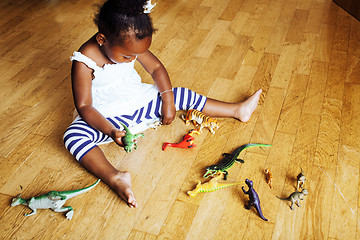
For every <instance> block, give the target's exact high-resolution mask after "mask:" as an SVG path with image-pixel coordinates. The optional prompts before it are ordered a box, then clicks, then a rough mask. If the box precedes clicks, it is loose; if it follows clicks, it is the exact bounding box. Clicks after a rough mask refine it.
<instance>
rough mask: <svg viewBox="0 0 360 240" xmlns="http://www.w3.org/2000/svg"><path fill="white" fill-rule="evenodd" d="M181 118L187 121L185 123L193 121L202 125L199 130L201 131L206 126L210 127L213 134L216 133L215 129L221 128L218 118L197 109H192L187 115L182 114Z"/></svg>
mask: <svg viewBox="0 0 360 240" xmlns="http://www.w3.org/2000/svg"><path fill="white" fill-rule="evenodd" d="M181 118H182V119H183V120H184V121H185V124H186V125H188V124H189V123H190V121H192V122H193V124H194V126H197V125H200V127H199V129H198V131H199V133H201V130H202V129H203V128H204V127H207V128H209V130H210V132H211V133H212V134H214V133H215V130H216V129H218V128H219V122H218V120H217V119H214V118H211V117H208V116H206V115H205V114H204V113H202V112H200V111H198V110H196V109H190V110H189V111H188V112H187V114H186V116H185V117H184V115H182V116H181Z"/></svg>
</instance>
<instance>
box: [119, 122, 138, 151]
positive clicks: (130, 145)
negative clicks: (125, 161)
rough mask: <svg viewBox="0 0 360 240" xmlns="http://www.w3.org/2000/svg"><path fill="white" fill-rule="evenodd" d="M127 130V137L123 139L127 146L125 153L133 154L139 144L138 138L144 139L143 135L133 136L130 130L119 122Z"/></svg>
mask: <svg viewBox="0 0 360 240" xmlns="http://www.w3.org/2000/svg"><path fill="white" fill-rule="evenodd" d="M119 123H120V124H121V125H122V126H123V127H124V129H125V132H126V133H125V136H124V137H123V138H122V141H123V143H124V145H125V147H124V148H125V151H126V152H131V151H132V150H133V149H136V148H137V143H138V140H137V139H138V138H139V137H142V138H143V137H144V134H143V133H139V134H132V133H131V132H130V130H129V128H128V127H127V126H126V125H125V124H124V123H122V122H119Z"/></svg>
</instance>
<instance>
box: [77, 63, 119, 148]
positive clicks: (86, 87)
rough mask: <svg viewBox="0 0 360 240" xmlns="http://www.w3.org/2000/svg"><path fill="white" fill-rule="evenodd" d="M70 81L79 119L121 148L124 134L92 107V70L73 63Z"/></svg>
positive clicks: (82, 64)
mask: <svg viewBox="0 0 360 240" xmlns="http://www.w3.org/2000/svg"><path fill="white" fill-rule="evenodd" d="M71 81H72V90H73V96H74V102H75V107H76V110H77V111H78V113H79V115H80V117H81V118H82V119H84V120H85V121H86V122H87V123H88V124H89V125H90V126H91V127H93V128H95V129H97V130H99V131H101V132H103V133H104V134H106V135H108V136H110V137H111V138H112V139H114V141H115V142H116V143H117V144H118V145H120V146H123V143H122V141H121V137H123V136H124V135H125V133H124V132H123V131H120V130H119V129H117V128H115V127H114V126H113V125H112V124H111V123H110V122H109V121H108V120H107V119H106V118H105V117H104V116H103V115H102V114H101V113H99V112H98V111H97V110H96V109H95V108H94V107H93V106H92V96H91V86H92V70H91V69H90V68H88V67H87V66H86V65H85V64H84V63H81V62H78V61H73V63H72V68H71Z"/></svg>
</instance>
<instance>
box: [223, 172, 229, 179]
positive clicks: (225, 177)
mask: <svg viewBox="0 0 360 240" xmlns="http://www.w3.org/2000/svg"><path fill="white" fill-rule="evenodd" d="M228 174H229V173H228V172H227V171H224V178H223V179H224V180H227V176H228Z"/></svg>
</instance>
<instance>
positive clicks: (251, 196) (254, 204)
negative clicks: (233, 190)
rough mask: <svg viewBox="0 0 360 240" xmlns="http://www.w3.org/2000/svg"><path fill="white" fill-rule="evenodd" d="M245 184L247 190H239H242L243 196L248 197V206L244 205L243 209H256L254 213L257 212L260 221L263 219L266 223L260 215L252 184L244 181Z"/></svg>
mask: <svg viewBox="0 0 360 240" xmlns="http://www.w3.org/2000/svg"><path fill="white" fill-rule="evenodd" d="M245 183H246V185H248V187H249V190H248V191H245V188H244V187H241V189H242V190H243V192H244V193H245V194H247V195H249V199H250V200H249V202H248V204H247V205H245V209H247V210H250V209H251V207H254V208H255V209H256V211H257V212H258V214H259V216H260V217H261V219H263V220H264V221H268V220H267V219H266V218H265V217H264V215H263V214H262V211H261V207H260V199H259V195H258V194H257V193H256V192H255V189H254V188H253V182H252V181H251V180H249V179H246V180H245Z"/></svg>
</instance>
